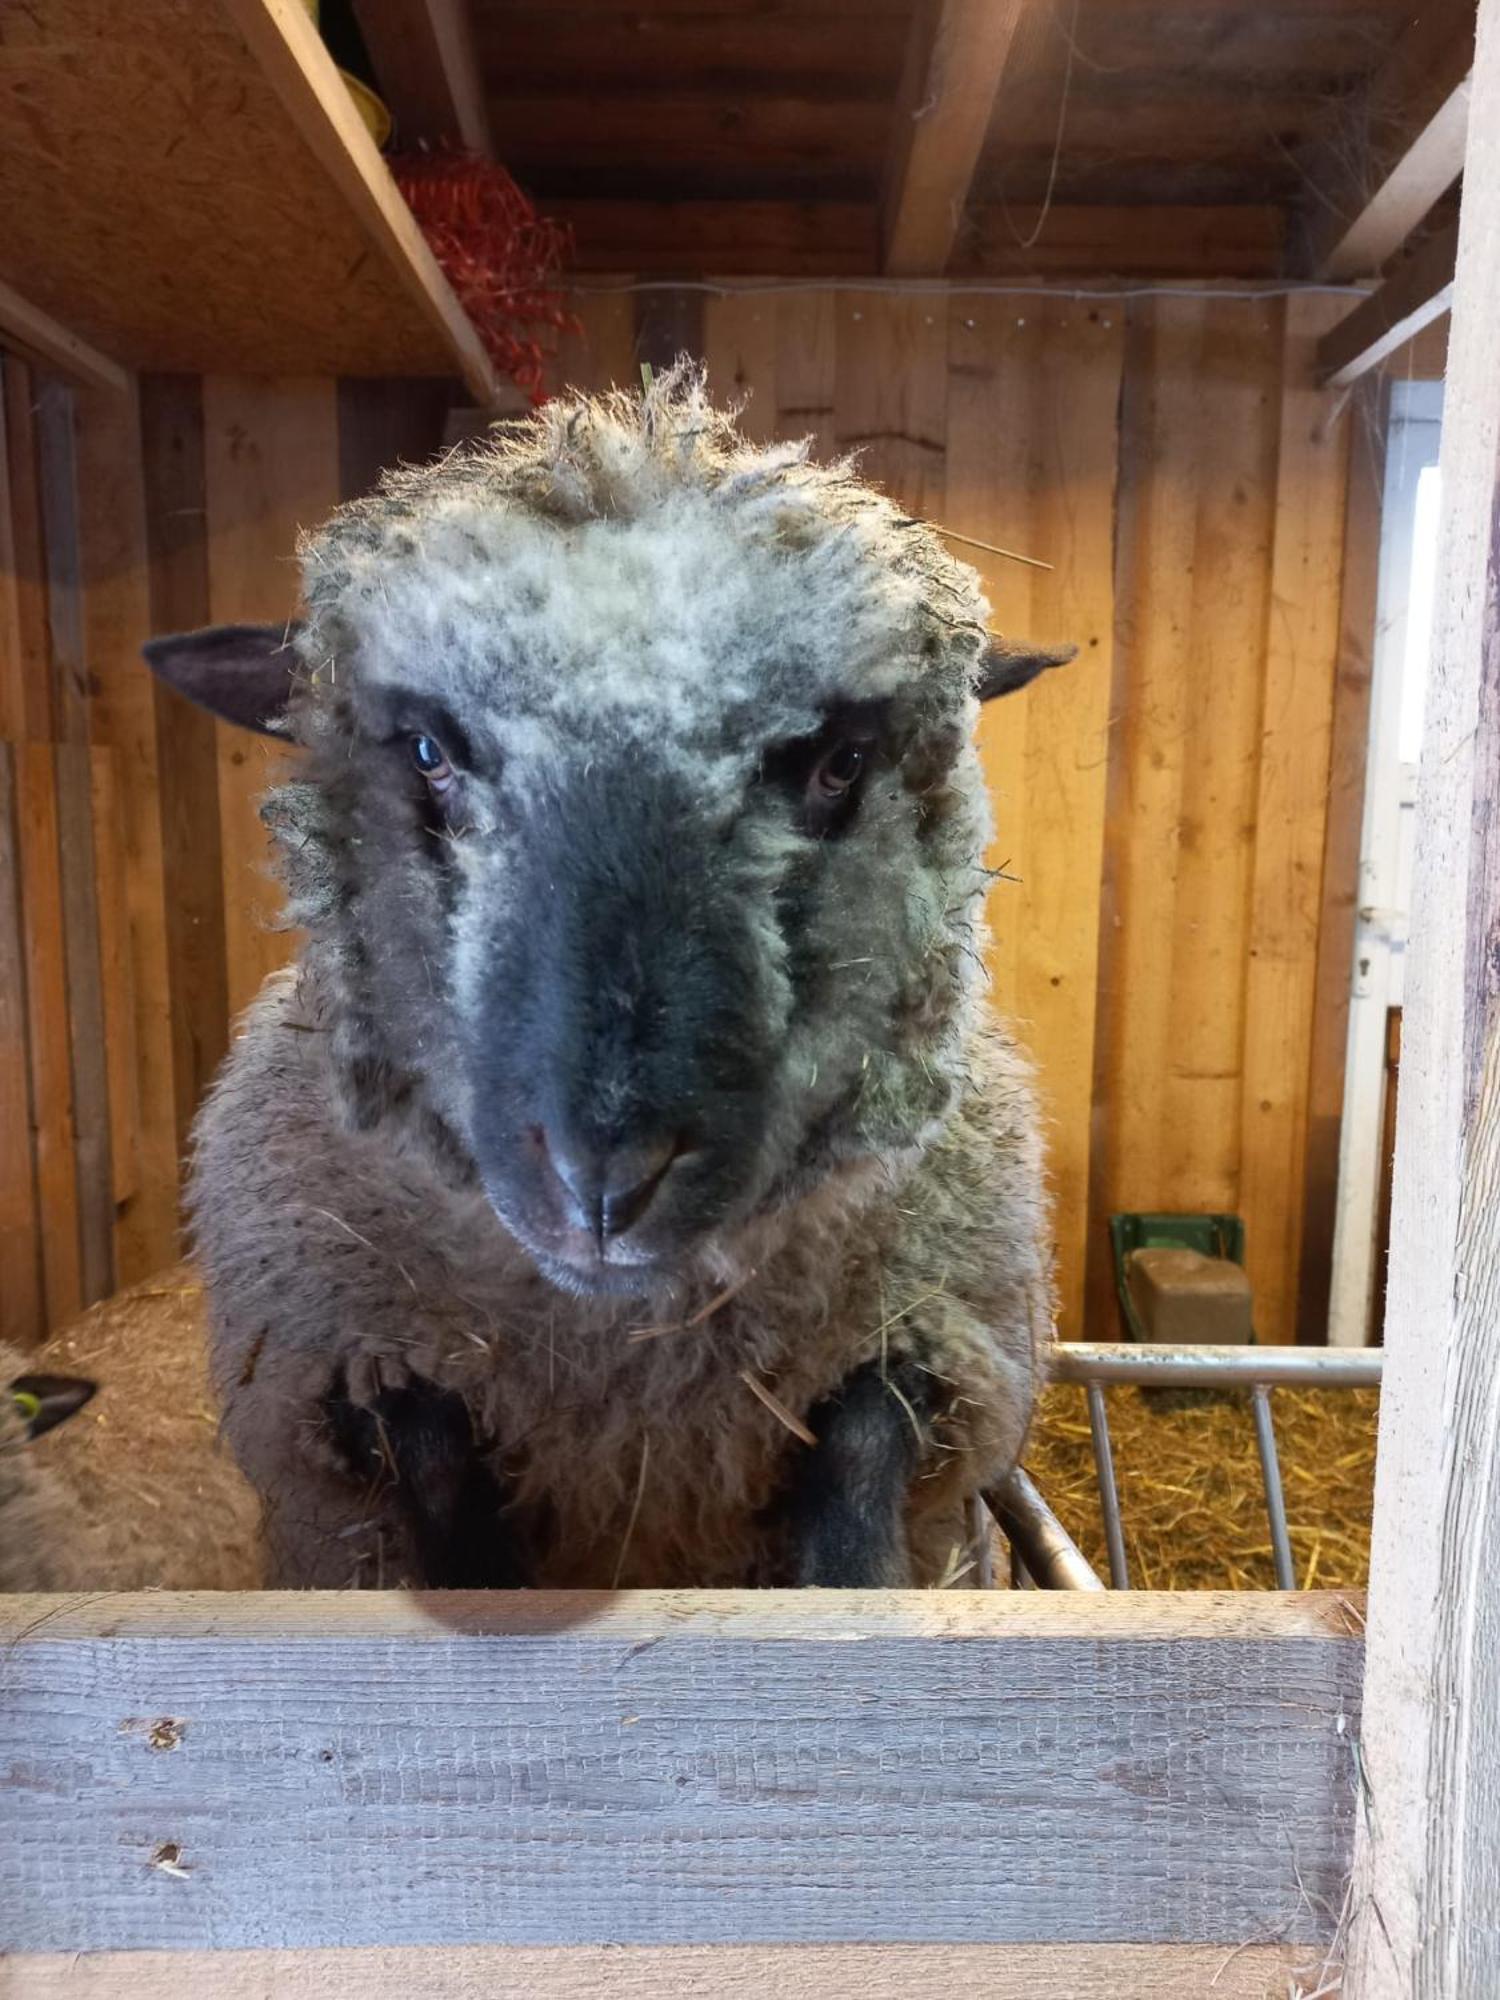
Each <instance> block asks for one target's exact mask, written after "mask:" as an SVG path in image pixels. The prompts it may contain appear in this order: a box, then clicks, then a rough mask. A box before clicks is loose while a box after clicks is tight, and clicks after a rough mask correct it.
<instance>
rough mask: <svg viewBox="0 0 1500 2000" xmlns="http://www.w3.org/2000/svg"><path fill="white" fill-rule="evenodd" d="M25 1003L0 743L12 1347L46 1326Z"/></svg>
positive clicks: (8, 776)
mask: <svg viewBox="0 0 1500 2000" xmlns="http://www.w3.org/2000/svg"><path fill="white" fill-rule="evenodd" d="M26 1003H27V993H26V939H25V927H24V912H23V906H22V867H21V851H20V827H19V823H18V818H17V812H16V751H15V748H14V746H13V745H11V744H9V743H4V742H0V1271H3V1273H4V1276H5V1282H4V1284H0V1340H3V1341H6V1342H8V1343H9V1344H10V1345H11V1346H13V1347H29V1346H31V1345H32V1343H33V1342H35V1341H39V1340H40V1339H41V1337H42V1334H43V1333H44V1332H45V1330H46V1308H45V1303H44V1294H43V1288H42V1238H41V1213H40V1210H39V1207H38V1202H37V1184H36V1161H35V1157H34V1143H33V1135H32V1124H31V1074H30V1032H29V1022H28V1018H27V1004H26Z"/></svg>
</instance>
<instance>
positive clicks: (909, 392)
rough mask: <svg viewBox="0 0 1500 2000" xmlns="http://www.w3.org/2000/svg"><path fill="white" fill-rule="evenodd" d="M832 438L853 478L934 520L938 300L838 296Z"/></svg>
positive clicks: (939, 493) (942, 466)
mask: <svg viewBox="0 0 1500 2000" xmlns="http://www.w3.org/2000/svg"><path fill="white" fill-rule="evenodd" d="M834 324H835V332H834V436H835V440H836V442H837V445H838V449H839V450H840V451H849V452H853V453H854V454H855V456H856V458H857V460H858V463H859V469H860V473H861V476H862V477H863V478H865V479H868V480H870V481H871V482H872V483H873V484H874V485H876V486H880V487H883V488H884V489H885V491H886V492H887V493H889V494H890V495H891V496H892V498H893V499H895V500H896V501H898V502H899V504H900V505H901V506H903V507H905V508H906V509H907V510H908V511H909V512H910V513H913V514H921V515H923V516H925V517H926V518H928V519H932V520H939V521H940V520H942V518H943V501H944V495H945V493H946V490H947V459H946V447H947V434H948V421H947V413H948V375H947V352H948V326H947V313H946V310H945V309H944V305H943V302H942V300H940V299H934V298H927V297H910V296H905V295H901V294H897V293H891V292H843V293H840V294H839V296H838V301H837V305H836V307H835V321H834Z"/></svg>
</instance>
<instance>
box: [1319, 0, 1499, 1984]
mask: <svg viewBox="0 0 1500 2000" xmlns="http://www.w3.org/2000/svg"><path fill="white" fill-rule="evenodd" d="M1497 326H1500V0H1482V4H1481V6H1480V9H1479V31H1478V38H1477V43H1476V48H1475V57H1474V93H1473V104H1472V115H1471V117H1470V120H1469V144H1468V152H1467V155H1466V160H1465V167H1464V205H1463V211H1462V216H1461V222H1460V232H1459V258H1458V281H1457V294H1456V297H1455V301H1454V308H1453V338H1452V343H1451V350H1450V371H1449V377H1448V386H1447V390H1446V393H1445V399H1444V400H1445V407H1444V412H1443V441H1442V468H1441V472H1442V511H1441V525H1440V527H1439V549H1438V558H1437V575H1436V584H1435V590H1434V598H1435V604H1436V619H1435V624H1434V635H1433V649H1432V677H1431V684H1430V686H1429V689H1428V693H1427V703H1426V711H1425V716H1424V728H1423V742H1422V775H1421V786H1420V791H1419V794H1418V809H1417V855H1416V865H1415V871H1414V879H1413V890H1412V924H1411V947H1410V964H1409V967H1408V971H1407V981H1408V983H1407V987H1406V1001H1405V1008H1404V1013H1403V1029H1402V1051H1401V1092H1400V1109H1399V1113H1398V1124H1397V1132H1396V1164H1395V1179H1394V1187H1393V1193H1392V1206H1391V1257H1390V1278H1389V1285H1388V1290H1387V1306H1386V1326H1385V1335H1386V1347H1387V1363H1386V1377H1385V1391H1384V1395H1383V1397H1382V1401H1381V1413H1380V1456H1379V1461H1378V1465H1377V1469H1376V1486H1375V1531H1374V1543H1373V1549H1372V1565H1373V1567H1372V1576H1373V1579H1374V1582H1375V1584H1376V1586H1377V1587H1376V1589H1375V1592H1374V1594H1373V1596H1372V1600H1371V1607H1370V1609H1371V1619H1370V1672H1369V1690H1370V1704H1371V1714H1370V1729H1369V1732H1368V1736H1367V1738H1366V1741H1365V1744H1364V1756H1363V1772H1362V1775H1363V1779H1364V1784H1365V1802H1366V1809H1365V1811H1364V1812H1362V1814H1361V1819H1362V1822H1363V1828H1362V1832H1361V1847H1362V1853H1361V1857H1360V1863H1361V1865H1360V1867H1359V1869H1358V1871H1357V1873H1356V1878H1355V1887H1354V1897H1353V1904H1352V1909H1353V1925H1354V1937H1353V1946H1352V1953H1351V1964H1352V1966H1353V1968H1354V1972H1355V1980H1354V1982H1353V1984H1352V1986H1351V1991H1352V1993H1354V1994H1355V1995H1357V1996H1358V2000H1398V1997H1399V2000H1438V1996H1447V1995H1450V1994H1451V1995H1462V1996H1465V2000H1467V1996H1468V1995H1471V1994H1472V1995H1474V1996H1476V2000H1477V1996H1479V1995H1487V1994H1491V1993H1494V1992H1496V1991H1500V1786H1497V1782H1496V1773H1497V1763H1496V1758H1495V1747H1494V1746H1495V1740H1496V1736H1497V1733H1500V1421H1497V1413H1500V1340H1497V1338H1496V1328H1497V1326H1500V367H1497V366H1496V328H1497Z"/></svg>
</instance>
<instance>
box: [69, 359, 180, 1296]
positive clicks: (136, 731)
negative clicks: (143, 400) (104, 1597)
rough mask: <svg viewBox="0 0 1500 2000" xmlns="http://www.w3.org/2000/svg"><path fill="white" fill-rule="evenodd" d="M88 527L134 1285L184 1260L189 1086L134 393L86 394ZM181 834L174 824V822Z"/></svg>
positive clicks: (120, 1243) (87, 628) (84, 541)
mask: <svg viewBox="0 0 1500 2000" xmlns="http://www.w3.org/2000/svg"><path fill="white" fill-rule="evenodd" d="M78 499H79V534H80V543H81V549H82V561H83V582H84V635H85V642H86V647H87V654H88V661H89V674H90V687H91V694H90V698H89V722H90V727H91V729H92V731H93V737H94V741H95V743H96V744H97V745H98V746H99V747H100V748H101V749H105V750H107V751H109V752H110V753H111V756H112V760H113V771H114V778H115V783H114V793H115V801H116V804H117V807H118V812H119V825H120V834H121V842H120V851H119V862H120V868H121V872H122V875H123V878H124V895H125V905H124V920H125V925H126V937H127V943H128V952H129V992H130V997H131V1005H132V1011H133V1017H134V1022H133V1032H132V1034H131V1036H130V1039H129V1042H128V1044H121V1043H119V1042H116V1041H115V1040H113V1039H112V1040H111V1045H110V1060H111V1064H112V1065H113V1064H115V1063H116V1062H118V1061H120V1060H121V1059H123V1060H125V1061H127V1062H129V1063H132V1064H133V1066H134V1072H135V1085H134V1089H135V1098H136V1102H137V1103H138V1105H139V1124H138V1127H137V1136H136V1158H137V1169H138V1171H137V1186H136V1190H135V1192H134V1193H133V1194H132V1195H131V1196H130V1197H129V1198H128V1199H127V1200H126V1201H124V1202H123V1203H122V1205H121V1206H120V1208H119V1211H118V1215H117V1218H116V1225H115V1264H116V1273H117V1277H118V1281H119V1282H120V1283H121V1284H122V1285H126V1284H132V1283H134V1282H135V1281H136V1280H137V1279H138V1278H143V1277H145V1276H146V1274H147V1273H148V1272H150V1271H155V1270H159V1269H160V1268H161V1267H162V1266H163V1265H164V1264H169V1263H171V1262H172V1261H173V1260H174V1259H175V1258H176V1256H177V1254H178V1252H177V1165H178V1156H179V1155H178V1121H177V1083H176V1077H175V1074H174V1068H173V1059H172V989H171V980H170V977H169V969H168V968H169V954H168V927H167V883H166V875H165V869H164V865H163V851H162V850H163V838H164V826H163V820H162V815H161V789H160V775H161V762H160V758H159V755H158V747H157V732H156V700H155V695H154V692H153V682H152V678H151V675H150V674H149V673H148V672H147V671H146V670H145V667H144V665H143V663H142V660H141V656H140V646H141V641H142V638H143V637H144V636H145V635H146V634H147V633H149V631H150V629H151V605H150V594H149V583H148V575H147V551H146V517H145V491H144V487H143V483H142V476H141V435H140V419H139V412H138V408H137V403H136V399H135V397H134V396H128V397H127V396H104V395H89V396H87V397H83V398H81V399H80V411H79V425H78ZM165 832H166V835H167V837H168V838H170V837H171V836H170V828H166V829H165Z"/></svg>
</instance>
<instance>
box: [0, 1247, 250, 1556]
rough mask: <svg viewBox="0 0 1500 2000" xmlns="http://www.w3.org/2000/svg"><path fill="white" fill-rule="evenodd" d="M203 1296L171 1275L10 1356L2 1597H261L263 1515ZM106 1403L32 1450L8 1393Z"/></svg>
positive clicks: (5, 1374) (0, 1512)
mask: <svg viewBox="0 0 1500 2000" xmlns="http://www.w3.org/2000/svg"><path fill="white" fill-rule="evenodd" d="M201 1320H202V1312H201V1290H200V1287H199V1285H198V1283H197V1281H196V1280H195V1279H194V1278H193V1276H192V1274H191V1273H190V1272H188V1271H186V1270H185V1269H179V1270H173V1271H169V1272H163V1273H162V1274H160V1275H159V1276H158V1277H155V1278H152V1279H149V1280H147V1281H146V1282H145V1283H143V1284H141V1285H137V1286H134V1287H132V1288H130V1289H129V1290H127V1291H124V1292H121V1293H120V1294H118V1296H117V1297H115V1298H113V1299H108V1300H105V1301H104V1302H102V1303H101V1304H99V1305H97V1306H94V1307H93V1308H91V1310H90V1311H88V1312H87V1313H85V1314H84V1315H83V1317H82V1318H81V1319H78V1320H75V1321H74V1322H73V1323H72V1324H71V1325H69V1326H67V1327H64V1328H63V1329H62V1330H61V1331H60V1332H58V1333H56V1334H54V1335H53V1337H52V1338H51V1339H50V1340H49V1341H48V1342H47V1344H46V1345H45V1346H44V1347H42V1348H39V1349H37V1350H35V1351H32V1352H28V1353H26V1354H25V1355H22V1354H20V1353H18V1352H17V1351H16V1350H15V1349H14V1348H9V1347H5V1346H0V1590H3V1591H17V1590H24V1591H61V1590H67V1591H78V1590H146V1589H156V1588H169V1589H175V1590H255V1589H258V1588H259V1586H260V1584H261V1582H262V1579H263V1560H262V1551H261V1537H260V1506H259V1502H258V1501H257V1499H256V1496H255V1494H254V1492H253V1491H252V1490H251V1488H250V1486H249V1484H248V1482H247V1481H246V1479H245V1477H244V1475H243V1474H242V1473H241V1472H240V1470H239V1468H238V1466H237V1465H236V1464H235V1462H234V1459H233V1458H232V1457H231V1455H230V1453H229V1452H228V1451H227V1450H225V1449H224V1447H223V1445H222V1443H221V1441H220V1438H219V1418H218V1411H217V1409H216V1408H215V1407H214V1405H213V1402H212V1398H211V1393H210V1390H209V1385H208V1366H207V1355H206V1351H205V1345H204V1339H203V1329H202V1324H201ZM38 1373H42V1374H49V1375H56V1376H59V1377H63V1378H69V1379H72V1380H74V1381H78V1380H82V1381H83V1382H85V1383H91V1384H93V1385H94V1387H95V1390H96V1393H95V1394H93V1395H92V1396H91V1397H90V1399H89V1400H88V1401H87V1402H86V1403H85V1404H84V1405H83V1406H82V1407H81V1408H80V1409H78V1410H77V1411H76V1412H75V1413H73V1414H71V1415H69V1416H68V1417H67V1418H66V1419H65V1420H64V1421H62V1422H60V1423H58V1424H57V1425H56V1426H55V1428H50V1429H48V1430H47V1431H46V1432H45V1433H44V1434H43V1435H41V1436H37V1437H34V1438H33V1437H31V1436H29V1435H28V1431H27V1426H26V1425H25V1423H24V1421H23V1419H22V1418H21V1417H19V1416H18V1414H17V1412H16V1408H15V1404H14V1401H13V1399H12V1398H11V1397H10V1396H8V1395H7V1394H5V1393H4V1390H5V1387H6V1385H9V1384H11V1383H12V1382H14V1381H15V1380H16V1379H17V1378H18V1377H19V1378H29V1377H34V1376H36V1375H37V1374H38Z"/></svg>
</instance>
